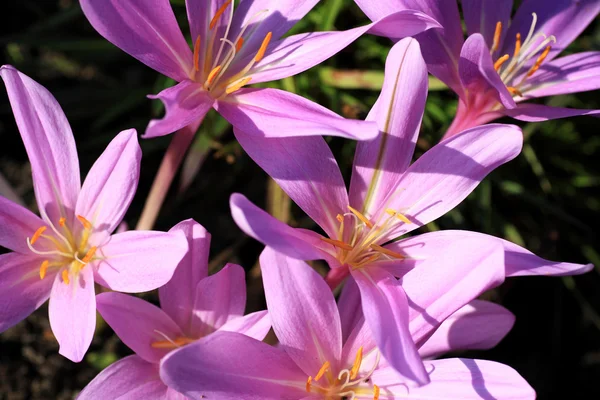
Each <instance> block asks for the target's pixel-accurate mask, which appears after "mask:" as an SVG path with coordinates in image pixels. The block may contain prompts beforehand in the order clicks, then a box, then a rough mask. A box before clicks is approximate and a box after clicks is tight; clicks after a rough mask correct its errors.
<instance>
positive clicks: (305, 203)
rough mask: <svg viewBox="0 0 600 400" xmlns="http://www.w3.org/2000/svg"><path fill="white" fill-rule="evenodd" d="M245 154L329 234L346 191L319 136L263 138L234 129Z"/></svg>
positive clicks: (344, 204) (342, 207)
mask: <svg viewBox="0 0 600 400" xmlns="http://www.w3.org/2000/svg"><path fill="white" fill-rule="evenodd" d="M234 133H235V135H236V137H237V139H238V141H239V142H240V144H241V145H242V147H243V148H244V150H246V152H247V153H248V155H249V156H250V157H251V158H252V159H253V160H254V161H255V162H256V163H257V164H258V165H259V166H260V167H261V168H262V169H264V170H265V172H266V173H267V174H269V175H270V176H271V177H272V178H273V179H274V180H275V181H276V182H277V183H278V184H279V186H281V188H282V189H283V190H284V191H285V192H286V193H287V194H288V195H289V196H290V197H291V198H292V200H294V202H295V203H296V204H298V206H300V208H302V210H304V212H305V213H306V214H308V215H309V216H310V217H311V218H312V219H313V220H314V221H315V222H316V223H317V224H319V226H321V228H323V230H324V231H325V232H326V233H327V234H328V235H329V236H330V237H335V236H336V235H337V230H338V225H339V222H338V221H337V220H336V218H335V217H336V215H337V214H340V213H341V214H343V213H345V212H346V211H347V208H346V207H347V206H348V194H347V192H346V184H345V183H344V179H343V178H342V173H341V172H340V168H339V167H338V165H337V162H336V161H335V158H334V157H333V154H332V153H331V150H330V149H329V146H328V145H327V143H326V142H325V140H324V139H323V138H322V137H320V136H314V137H294V138H292V137H290V138H285V139H276V138H264V137H261V136H258V135H252V134H248V133H246V132H245V131H242V130H240V129H237V130H235V131H234Z"/></svg>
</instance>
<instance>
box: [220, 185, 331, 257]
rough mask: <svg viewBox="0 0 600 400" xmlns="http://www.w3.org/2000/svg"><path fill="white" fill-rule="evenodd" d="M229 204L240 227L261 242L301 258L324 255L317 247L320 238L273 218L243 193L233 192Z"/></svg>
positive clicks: (290, 255)
mask: <svg viewBox="0 0 600 400" xmlns="http://www.w3.org/2000/svg"><path fill="white" fill-rule="evenodd" d="M229 205H230V207H231V215H232V216H233V220H234V221H235V223H236V224H237V225H238V227H239V228H240V229H241V230H242V231H244V233H246V234H247V235H249V236H251V237H253V238H254V239H256V240H258V241H259V242H261V243H263V244H265V245H267V246H269V247H272V248H273V249H275V250H277V251H279V252H281V253H283V254H285V255H287V256H289V257H292V258H296V259H298V260H318V259H321V258H323V251H321V250H319V248H318V246H319V245H320V244H321V243H320V242H321V240H319V239H318V238H317V237H315V236H312V235H309V234H307V233H306V232H305V231H303V230H301V229H294V228H292V227H290V226H289V225H287V224H285V223H283V222H281V221H279V220H278V219H277V218H275V217H272V216H271V215H269V214H267V213H266V212H265V211H263V210H261V209H260V208H258V207H256V206H255V205H254V204H252V203H251V202H250V200H248V199H247V198H246V197H245V196H244V195H241V194H239V193H234V194H232V195H231V197H230V199H229Z"/></svg>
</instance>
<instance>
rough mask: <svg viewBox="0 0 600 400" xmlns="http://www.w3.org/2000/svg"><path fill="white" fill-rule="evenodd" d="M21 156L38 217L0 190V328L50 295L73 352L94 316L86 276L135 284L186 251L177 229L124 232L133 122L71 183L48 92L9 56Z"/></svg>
mask: <svg viewBox="0 0 600 400" xmlns="http://www.w3.org/2000/svg"><path fill="white" fill-rule="evenodd" d="M0 76H1V77H2V79H3V80H4V83H5V85H6V89H7V92H8V97H9V100H10V103H11V105H12V109H13V113H14V115H15V119H16V121H17V125H18V127H19V131H20V132H21V137H22V139H23V143H24V144H25V149H26V150H27V155H28V156H29V160H30V162H31V169H32V175H33V184H34V191H35V196H36V200H37V204H38V208H39V212H40V215H41V218H39V217H37V216H36V215H35V214H33V213H32V212H31V211H29V210H27V209H25V208H23V207H21V206H19V205H17V204H15V203H13V202H11V201H9V200H6V199H4V198H3V197H0V246H3V247H6V248H7V249H9V250H11V251H12V253H8V254H3V255H0V331H4V330H6V329H8V328H10V327H11V326H13V325H15V324H16V323H18V322H19V321H21V320H22V319H24V318H26V317H27V316H28V315H29V314H31V313H32V312H33V311H34V310H36V309H37V308H38V307H39V306H41V305H42V304H43V303H44V302H45V301H46V300H48V298H50V305H49V314H50V326H51V328H52V332H53V333H54V335H55V336H56V339H57V340H58V343H59V345H60V354H62V355H64V356H65V357H67V358H69V359H70V360H72V361H81V359H82V358H83V356H84V354H85V352H86V351H87V349H88V347H89V345H90V342H91V340H92V337H93V335H94V330H95V326H96V301H95V292H94V283H99V284H101V285H102V286H105V287H107V288H110V289H112V290H118V291H124V292H144V291H148V290H153V289H156V288H158V287H159V286H161V285H164V284H165V283H167V282H168V281H169V279H170V278H171V276H172V275H173V271H174V270H175V267H176V266H177V264H178V263H179V261H180V260H181V259H182V258H183V256H184V255H185V253H186V251H187V242H186V240H185V236H184V235H183V234H182V233H165V232H154V231H146V232H141V231H138V232H125V233H118V234H115V235H112V236H111V235H110V234H111V233H112V232H113V231H114V230H115V229H116V228H117V226H118V225H119V223H120V222H121V220H122V219H123V216H124V215H125V212H126V211H127V208H128V207H129V204H130V203H131V200H132V199H133V196H134V194H135V190H136V188H137V184H138V179H139V170H140V160H141V149H140V147H139V144H138V142H137V136H136V132H135V130H133V129H130V130H127V131H123V132H121V133H120V134H119V135H117V137H116V138H115V139H113V141H112V142H111V143H110V144H109V145H108V147H107V148H106V150H105V151H104V153H103V154H102V155H101V156H100V158H98V160H97V161H96V163H95V164H94V165H93V167H92V169H91V170H90V172H89V174H88V176H87V179H86V180H85V182H84V183H83V186H82V185H81V183H80V176H79V160H78V157H77V151H76V148H75V141H74V140H73V134H72V132H71V127H70V126H69V123H68V121H67V119H66V117H65V115H64V113H63V111H62V110H61V108H60V106H59V104H58V103H57V102H56V99H54V97H53V96H52V95H51V94H50V92H48V91H47V90H46V89H45V88H44V87H42V86H41V85H39V84H38V83H36V82H35V81H33V80H32V79H31V78H29V77H27V76H25V75H24V74H22V73H20V72H19V71H17V70H16V69H14V68H13V67H11V66H3V67H1V68H0Z"/></svg>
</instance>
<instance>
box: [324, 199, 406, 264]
mask: <svg viewBox="0 0 600 400" xmlns="http://www.w3.org/2000/svg"><path fill="white" fill-rule="evenodd" d="M348 210H350V212H349V213H346V214H344V215H342V214H338V215H337V217H336V218H337V220H338V221H339V223H340V225H339V229H338V237H337V239H331V238H323V237H322V238H321V240H323V241H324V242H326V243H329V244H331V245H333V246H335V247H336V253H335V254H334V256H335V257H336V258H337V259H338V261H339V262H340V263H341V264H342V265H344V264H346V265H348V266H350V268H352V269H358V268H361V267H364V266H365V265H367V264H372V263H374V262H377V261H391V260H402V259H405V258H406V256H404V255H402V254H400V253H397V252H395V251H392V250H389V249H386V248H385V247H383V244H385V242H387V241H389V238H388V233H389V232H390V231H391V230H392V228H394V227H396V224H398V223H404V224H410V223H411V221H410V220H409V219H408V218H406V216H405V215H403V214H401V213H399V212H397V211H394V210H392V209H387V210H385V212H386V214H387V217H386V218H385V219H384V221H383V222H382V223H373V222H371V220H369V219H368V218H367V217H366V216H365V215H364V214H362V213H361V212H360V211H358V210H356V209H355V208H353V207H351V206H348ZM346 217H349V219H350V220H348V219H346ZM347 222H350V223H347Z"/></svg>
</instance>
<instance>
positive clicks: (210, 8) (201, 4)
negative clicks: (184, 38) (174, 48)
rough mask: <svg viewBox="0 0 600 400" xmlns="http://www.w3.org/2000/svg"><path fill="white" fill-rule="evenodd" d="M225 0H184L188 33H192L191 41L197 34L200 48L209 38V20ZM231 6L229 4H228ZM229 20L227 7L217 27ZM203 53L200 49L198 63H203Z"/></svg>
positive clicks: (204, 45)
mask: <svg viewBox="0 0 600 400" xmlns="http://www.w3.org/2000/svg"><path fill="white" fill-rule="evenodd" d="M225 1H226V0H208V1H198V0H185V8H186V11H187V17H188V24H189V26H190V33H191V35H192V43H195V42H196V39H197V38H198V36H200V49H206V48H207V46H208V41H209V40H210V33H209V32H210V31H209V29H208V28H209V25H210V21H211V19H212V18H213V16H214V15H215V13H216V12H217V10H218V9H219V8H221V6H222V5H223V4H224V3H225ZM230 7H231V5H230ZM228 20H229V9H228V10H227V12H225V14H224V15H223V16H222V17H221V18H220V19H219V22H220V23H219V24H217V29H219V28H220V27H221V25H222V24H223V23H224V22H225V21H228ZM204 54H205V52H204V51H203V50H201V51H200V54H199V55H200V57H201V58H200V59H199V65H204Z"/></svg>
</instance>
